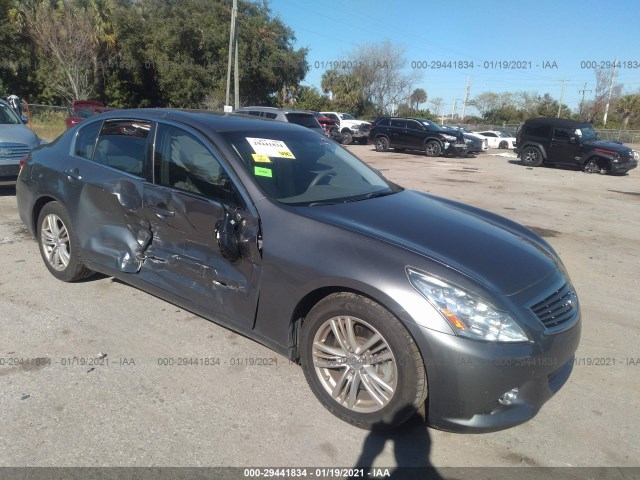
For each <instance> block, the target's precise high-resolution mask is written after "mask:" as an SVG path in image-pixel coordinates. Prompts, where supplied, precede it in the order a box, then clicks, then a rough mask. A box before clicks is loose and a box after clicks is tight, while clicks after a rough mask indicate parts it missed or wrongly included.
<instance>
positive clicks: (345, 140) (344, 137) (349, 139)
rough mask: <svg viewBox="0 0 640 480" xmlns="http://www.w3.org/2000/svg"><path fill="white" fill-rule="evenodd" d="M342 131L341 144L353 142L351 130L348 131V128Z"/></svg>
mask: <svg viewBox="0 0 640 480" xmlns="http://www.w3.org/2000/svg"><path fill="white" fill-rule="evenodd" d="M340 133H342V144H343V145H349V144H350V143H351V142H353V135H351V132H349V131H348V130H344V131H343V132H340Z"/></svg>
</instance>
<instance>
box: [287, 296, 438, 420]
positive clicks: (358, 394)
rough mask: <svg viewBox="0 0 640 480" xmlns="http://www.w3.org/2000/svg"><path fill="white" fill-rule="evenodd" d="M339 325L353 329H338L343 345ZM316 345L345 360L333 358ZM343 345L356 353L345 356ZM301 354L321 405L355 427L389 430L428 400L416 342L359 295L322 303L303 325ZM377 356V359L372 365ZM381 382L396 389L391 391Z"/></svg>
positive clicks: (310, 382) (391, 319) (370, 301)
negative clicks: (354, 347) (361, 349)
mask: <svg viewBox="0 0 640 480" xmlns="http://www.w3.org/2000/svg"><path fill="white" fill-rule="evenodd" d="M349 321H350V322H351V323H346V322H349ZM332 322H334V323H333V324H332ZM335 322H338V325H352V327H351V328H349V327H347V326H345V327H344V328H345V330H344V331H341V330H340V327H337V326H336V327H335V328H337V329H338V331H340V332H341V333H342V332H344V335H343V336H342V338H343V342H342V343H341V342H340V341H339V339H338V336H336V335H335V334H334V333H333V332H335V331H336V330H335V329H334V328H333V327H334V326H335V325H336V323H335ZM347 332H352V333H353V335H352V336H351V337H349V335H348V333H347ZM368 334H371V335H368ZM376 334H377V335H379V339H378V340H376V341H375V343H372V344H371V345H369V346H368V347H367V346H366V345H365V344H366V343H367V340H369V339H372V340H375V339H373V337H375V336H376ZM376 338H378V337H376ZM347 339H349V340H347ZM318 345H324V346H325V347H327V348H329V349H331V351H332V352H335V351H340V352H344V353H345V355H337V354H335V353H331V354H329V353H327V352H326V351H325V350H322V349H321V348H318V347H317V346H318ZM343 345H346V346H347V349H351V348H352V347H351V346H353V345H356V349H355V350H353V349H351V350H350V353H347V350H345V349H343V348H342V346H343ZM363 346H364V347H366V348H367V349H366V350H363V351H362V352H359V353H360V355H359V354H358V351H357V348H359V347H363ZM380 347H383V348H380ZM372 349H373V351H372ZM299 351H300V357H301V358H300V361H301V364H302V369H303V371H304V375H305V377H306V379H307V383H308V384H309V387H310V388H311V390H312V391H313V393H314V394H315V396H316V397H317V398H318V400H319V401H320V403H322V404H323V405H324V406H325V408H326V409H327V410H329V411H330V412H331V413H333V414H334V415H335V416H336V417H338V418H340V419H342V420H344V421H346V422H348V423H351V424H352V425H355V426H356V427H359V428H363V429H366V430H391V429H393V428H395V427H397V426H398V425H400V424H402V423H403V422H404V421H406V420H407V419H408V418H409V417H410V416H411V415H412V414H414V413H415V412H417V411H418V410H419V409H420V407H421V406H422V405H423V404H424V401H425V399H426V398H427V379H426V372H425V367H424V362H423V360H422V356H421V355H420V352H419V351H418V347H417V346H416V344H415V342H414V341H413V338H412V337H411V335H409V332H408V331H407V330H406V329H405V327H404V326H403V325H402V324H401V323H400V322H399V321H398V320H397V319H396V318H395V317H394V316H393V315H392V314H391V313H389V312H388V311H387V310H386V309H385V308H384V307H382V306H381V305H379V304H377V303H376V302H374V301H373V300H370V299H368V298H366V297H363V296H361V295H357V294H355V293H350V292H340V293H334V294H332V295H329V296H328V297H325V298H324V299H322V300H321V301H320V302H318V303H317V304H316V305H315V306H314V307H313V309H312V310H311V311H310V312H309V314H308V315H307V317H306V318H305V320H304V323H303V324H302V335H301V339H300V348H299ZM376 355H379V356H380V357H379V358H378V360H377V361H375V360H372V359H374V358H375V356H376ZM327 357H332V358H327ZM383 357H385V358H386V359H387V360H381V359H382V358H383ZM314 359H315V360H316V362H315V363H314ZM336 359H338V360H336ZM341 360H343V361H341ZM350 362H353V363H350ZM327 365H331V366H327ZM371 372H373V375H371ZM349 375H351V377H349ZM376 377H377V378H376ZM380 382H387V383H386V384H385V385H386V386H387V387H394V388H390V389H389V390H387V389H385V388H383V387H384V386H381V385H382V383H380ZM354 385H355V388H354ZM338 387H339V388H338ZM330 390H331V391H332V392H334V393H336V397H337V398H334V396H332V394H331V393H330ZM372 391H373V392H374V393H375V395H372V393H371V392H372ZM354 392H355V393H354ZM338 393H340V394H339V395H338ZM350 396H351V397H350ZM375 396H379V397H378V398H379V401H378V402H379V403H378V402H376V401H375ZM387 397H388V398H387ZM354 400H355V401H354ZM349 403H352V405H351V406H349Z"/></svg>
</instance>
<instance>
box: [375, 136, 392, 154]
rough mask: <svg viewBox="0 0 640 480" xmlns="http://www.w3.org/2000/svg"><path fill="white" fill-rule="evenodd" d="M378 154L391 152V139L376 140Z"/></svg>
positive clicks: (381, 138)
mask: <svg viewBox="0 0 640 480" xmlns="http://www.w3.org/2000/svg"><path fill="white" fill-rule="evenodd" d="M375 145H376V152H386V151H387V150H389V139H388V138H387V137H377V138H376V140H375Z"/></svg>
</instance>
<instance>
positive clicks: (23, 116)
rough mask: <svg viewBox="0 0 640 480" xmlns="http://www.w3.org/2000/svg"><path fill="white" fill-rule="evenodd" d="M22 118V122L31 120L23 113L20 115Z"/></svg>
mask: <svg viewBox="0 0 640 480" xmlns="http://www.w3.org/2000/svg"><path fill="white" fill-rule="evenodd" d="M20 120H22V123H28V122H29V119H28V118H27V116H26V115H21V116H20Z"/></svg>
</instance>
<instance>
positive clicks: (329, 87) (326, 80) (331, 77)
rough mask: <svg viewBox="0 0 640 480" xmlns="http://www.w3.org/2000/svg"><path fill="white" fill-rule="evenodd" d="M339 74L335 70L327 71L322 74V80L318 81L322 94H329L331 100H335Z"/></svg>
mask: <svg viewBox="0 0 640 480" xmlns="http://www.w3.org/2000/svg"><path fill="white" fill-rule="evenodd" d="M340 77H341V75H340V73H339V72H338V71H337V70H335V69H331V70H327V71H325V72H324V73H323V74H322V80H321V81H320V87H322V91H323V92H324V93H328V94H329V98H330V99H331V100H335V99H336V98H335V93H336V86H337V85H338V82H339V81H340Z"/></svg>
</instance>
